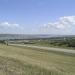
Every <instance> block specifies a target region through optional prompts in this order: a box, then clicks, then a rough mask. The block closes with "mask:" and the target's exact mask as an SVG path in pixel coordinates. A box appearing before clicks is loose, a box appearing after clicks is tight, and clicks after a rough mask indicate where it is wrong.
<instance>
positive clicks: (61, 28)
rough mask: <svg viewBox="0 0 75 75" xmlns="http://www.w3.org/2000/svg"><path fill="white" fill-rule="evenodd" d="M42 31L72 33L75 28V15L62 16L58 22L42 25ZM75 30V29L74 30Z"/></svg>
mask: <svg viewBox="0 0 75 75" xmlns="http://www.w3.org/2000/svg"><path fill="white" fill-rule="evenodd" d="M41 29H42V31H45V32H47V31H52V30H53V31H54V33H56V31H57V32H60V33H61V32H63V33H72V31H73V30H74V29H75V16H64V17H60V18H59V19H58V20H57V21H56V22H49V23H48V24H44V25H42V26H41ZM74 31H75V30H74Z"/></svg>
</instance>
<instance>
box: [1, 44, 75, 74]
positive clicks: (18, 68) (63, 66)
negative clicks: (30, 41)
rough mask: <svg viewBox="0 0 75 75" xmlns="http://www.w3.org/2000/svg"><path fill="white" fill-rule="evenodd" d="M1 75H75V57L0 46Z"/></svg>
mask: <svg viewBox="0 0 75 75" xmlns="http://www.w3.org/2000/svg"><path fill="white" fill-rule="evenodd" d="M0 75H75V57H73V56H67V55H61V54H56V53H51V52H47V51H43V50H37V49H32V48H26V47H13V46H6V45H2V44H0Z"/></svg>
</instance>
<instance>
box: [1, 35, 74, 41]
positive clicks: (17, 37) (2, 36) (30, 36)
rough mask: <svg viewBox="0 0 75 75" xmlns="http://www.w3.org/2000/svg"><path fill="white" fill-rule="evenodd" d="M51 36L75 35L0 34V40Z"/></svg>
mask: <svg viewBox="0 0 75 75" xmlns="http://www.w3.org/2000/svg"><path fill="white" fill-rule="evenodd" d="M53 37H75V35H52V34H38V35H37V34H0V40H9V39H41V38H53Z"/></svg>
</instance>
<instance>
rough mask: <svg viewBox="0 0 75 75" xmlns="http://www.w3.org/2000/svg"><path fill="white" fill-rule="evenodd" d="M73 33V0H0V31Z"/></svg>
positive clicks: (74, 18)
mask: <svg viewBox="0 0 75 75" xmlns="http://www.w3.org/2000/svg"><path fill="white" fill-rule="evenodd" d="M1 33H4V34H5V33H6V34H60V35H61V34H62V35H63V34H66V35H75V0H0V34H1Z"/></svg>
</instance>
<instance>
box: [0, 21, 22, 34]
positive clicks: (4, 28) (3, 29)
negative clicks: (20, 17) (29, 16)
mask: <svg viewBox="0 0 75 75" xmlns="http://www.w3.org/2000/svg"><path fill="white" fill-rule="evenodd" d="M22 32H23V27H22V26H21V25H19V24H17V23H9V22H1V23H0V33H10V34H11V33H22Z"/></svg>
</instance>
